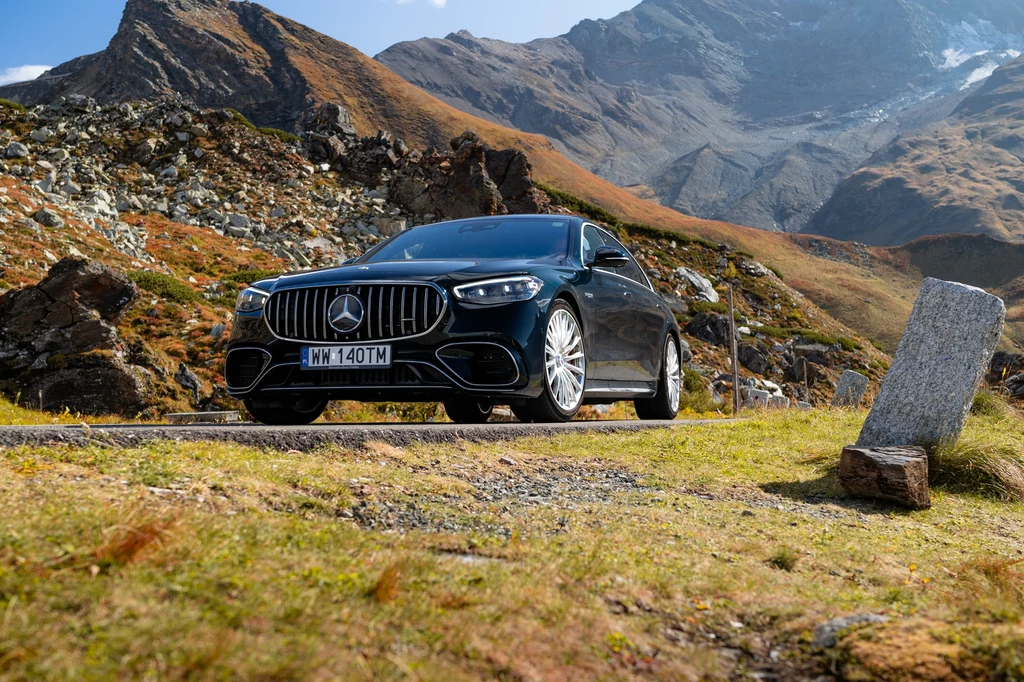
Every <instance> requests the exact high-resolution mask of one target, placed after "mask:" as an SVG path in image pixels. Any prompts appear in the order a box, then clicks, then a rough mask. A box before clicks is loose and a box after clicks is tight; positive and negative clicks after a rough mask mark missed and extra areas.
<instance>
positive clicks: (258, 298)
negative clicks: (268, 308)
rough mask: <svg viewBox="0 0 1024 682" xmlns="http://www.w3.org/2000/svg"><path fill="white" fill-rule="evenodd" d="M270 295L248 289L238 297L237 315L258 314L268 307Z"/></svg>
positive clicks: (236, 304)
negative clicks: (264, 307)
mask: <svg viewBox="0 0 1024 682" xmlns="http://www.w3.org/2000/svg"><path fill="white" fill-rule="evenodd" d="M269 298H270V294H268V293H267V292H265V291H260V290H259V289H251V288H250V289H246V290H245V291H243V292H242V293H241V294H239V295H238V302H237V303H235V312H237V313H257V312H259V311H261V310H263V306H265V305H267V299H269Z"/></svg>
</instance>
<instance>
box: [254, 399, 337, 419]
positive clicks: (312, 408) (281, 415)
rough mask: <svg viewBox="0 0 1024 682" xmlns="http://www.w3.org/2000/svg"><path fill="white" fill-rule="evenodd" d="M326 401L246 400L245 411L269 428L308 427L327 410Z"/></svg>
mask: <svg viewBox="0 0 1024 682" xmlns="http://www.w3.org/2000/svg"><path fill="white" fill-rule="evenodd" d="M327 402H328V401H326V400H318V399H316V398H304V399H301V400H256V399H254V400H246V401H245V409H246V410H248V411H249V414H251V415H252V416H253V419H255V420H256V421H258V422H259V423H261V424H266V425H267V426H306V425H307V424H312V423H313V422H315V421H316V420H317V419H319V418H320V415H322V414H323V413H324V410H326V409H327Z"/></svg>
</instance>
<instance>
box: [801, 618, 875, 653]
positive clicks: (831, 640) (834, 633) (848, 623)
mask: <svg viewBox="0 0 1024 682" xmlns="http://www.w3.org/2000/svg"><path fill="white" fill-rule="evenodd" d="M888 622H889V617H888V616H878V615H875V614H873V613H859V614H857V615H854V616H844V617H842V618H833V619H832V620H830V621H828V622H827V623H822V624H821V625H819V626H818V627H816V628H814V640H813V641H812V643H811V644H812V646H813V647H814V648H816V649H831V648H832V647H834V646H835V645H836V644H838V643H839V640H838V635H839V633H841V632H843V631H844V630H851V629H853V628H855V627H858V626H864V625H876V624H881V623H888Z"/></svg>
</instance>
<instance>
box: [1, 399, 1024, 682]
mask: <svg viewBox="0 0 1024 682" xmlns="http://www.w3.org/2000/svg"><path fill="white" fill-rule="evenodd" d="M862 420H863V415H862V414H860V413H837V412H825V413H792V414H785V415H779V414H776V415H772V416H771V417H770V418H768V417H766V416H764V417H760V416H759V417H756V418H754V419H752V420H750V421H747V422H743V423H736V424H724V425H718V426H699V427H689V428H687V429H685V430H676V431H661V432H652V433H645V434H639V435H616V436H609V435H600V436H598V435H574V436H563V437H560V438H556V439H555V440H553V441H551V440H539V439H538V440H523V441H517V442H512V443H505V444H489V445H472V444H466V445H463V446H459V447H453V446H426V445H417V446H413V447H409V448H405V449H396V448H392V447H389V446H385V445H370V446H368V447H366V448H364V449H361V450H359V451H352V452H348V451H341V450H338V449H323V450H320V451H317V452H314V453H305V454H304V453H298V452H290V453H280V452H263V451H259V450H253V449H246V448H240V447H232V446H226V445H212V444H200V445H196V444H190V445H181V444H173V443H164V444H155V445H150V446H146V447H143V448H139V449H130V448H129V449H122V448H105V447H90V448H84V449H71V448H61V447H58V448H8V449H5V450H3V451H2V452H0V505H2V507H3V508H4V509H5V510H8V511H7V513H6V516H5V522H4V525H3V528H2V530H0V611H2V612H3V613H4V614H5V615H4V618H3V624H2V626H0V678H2V679H12V680H13V679H34V680H57V679H106V678H110V677H119V676H120V677H128V678H146V677H151V678H162V679H221V678H226V677H233V678H245V679H352V680H355V679H381V680H398V679H410V678H411V679H424V680H429V679H449V680H475V679H512V680H552V681H553V680H593V679H605V680H697V679H702V680H725V679H741V678H745V677H746V676H748V675H750V674H752V673H757V674H760V675H764V676H774V677H775V678H776V679H784V680H814V679H818V678H819V676H820V675H827V674H836V673H838V674H839V675H841V676H842V677H843V678H844V679H892V680H914V679H920V680H925V679H927V680H937V679H944V680H966V679H999V680H1019V679H1021V676H1022V675H1024V667H1022V666H1024V660H1022V659H1021V651H1022V650H1024V630H1022V628H1021V619H1022V617H1024V597H1022V595H1024V576H1022V573H1021V571H1020V568H1019V565H1018V564H1017V562H1018V561H1019V557H1020V554H1021V553H1022V552H1024V544H1022V541H1021V537H1022V534H1021V530H1022V529H1024V512H1022V510H1021V507H1020V505H1017V504H1008V503H1005V502H1001V501H999V500H996V499H991V498H986V497H982V496H979V495H977V494H969V493H963V492H957V489H956V488H939V489H937V490H936V491H935V500H934V501H935V506H934V507H933V508H932V509H931V510H929V511H922V512H913V513H906V512H894V511H893V510H892V509H891V508H888V507H886V506H883V505H875V504H872V503H862V502H857V501H854V500H851V499H848V498H846V497H845V496H844V494H843V493H842V491H841V488H840V487H839V484H838V481H837V478H836V465H837V459H838V453H839V447H840V445H841V444H843V443H848V442H851V441H852V440H854V439H855V438H856V434H857V431H858V429H859V428H860V425H861V423H862ZM1021 426H1022V425H1021V422H1020V421H1018V420H1016V419H1015V418H1005V419H1002V420H1000V419H990V418H975V419H974V420H973V421H972V423H971V425H970V427H969V429H968V434H967V438H968V440H970V441H972V442H982V443H991V442H993V440H994V439H995V440H1001V441H1004V442H1006V443H1008V444H1011V445H1012V446H1013V447H1015V448H1016V449H1017V451H1018V452H1020V451H1021V448H1024V443H1022V442H1021V438H1020V434H1021ZM863 613H870V614H877V615H882V616H885V617H887V618H889V619H890V620H889V622H887V623H884V624H876V625H871V626H868V627H866V628H853V629H850V630H845V631H842V632H840V633H839V634H838V642H837V646H836V647H835V648H832V649H827V650H820V649H816V648H815V647H814V646H812V641H813V639H814V631H815V629H816V628H817V627H818V626H819V625H821V624H822V623H824V622H826V621H829V620H830V619H832V618H835V617H837V616H845V615H850V614H863ZM908 642H909V643H911V644H912V645H911V646H908Z"/></svg>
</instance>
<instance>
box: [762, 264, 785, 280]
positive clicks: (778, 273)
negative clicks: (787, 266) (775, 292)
mask: <svg viewBox="0 0 1024 682" xmlns="http://www.w3.org/2000/svg"><path fill="white" fill-rule="evenodd" d="M765 267H766V268H768V269H769V270H771V272H772V273H773V274H774V275H775V276H776V277H778V278H779V280H780V281H783V282H785V281H786V278H785V277H783V276H782V271H781V270H779V269H778V268H777V267H775V266H774V265H765Z"/></svg>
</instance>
